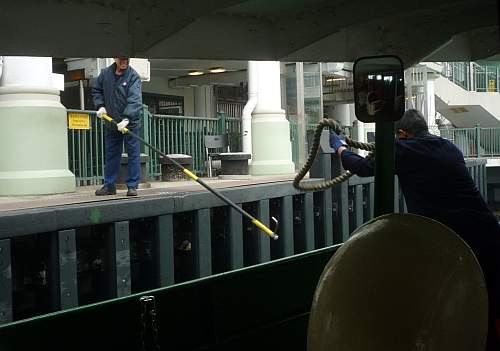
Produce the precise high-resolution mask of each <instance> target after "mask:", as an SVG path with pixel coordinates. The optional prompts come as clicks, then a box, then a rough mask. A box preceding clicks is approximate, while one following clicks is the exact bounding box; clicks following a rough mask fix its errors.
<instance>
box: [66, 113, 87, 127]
mask: <svg viewBox="0 0 500 351" xmlns="http://www.w3.org/2000/svg"><path fill="white" fill-rule="evenodd" d="M68 128H69V129H90V116H89V114H88V113H70V114H68Z"/></svg>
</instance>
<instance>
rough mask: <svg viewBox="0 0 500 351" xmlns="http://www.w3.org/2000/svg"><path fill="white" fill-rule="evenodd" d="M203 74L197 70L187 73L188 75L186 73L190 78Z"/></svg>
mask: <svg viewBox="0 0 500 351" xmlns="http://www.w3.org/2000/svg"><path fill="white" fill-rule="evenodd" d="M203 73H204V72H203V71H198V70H196V71H189V73H188V74H189V75H190V76H201V75H202V74H203Z"/></svg>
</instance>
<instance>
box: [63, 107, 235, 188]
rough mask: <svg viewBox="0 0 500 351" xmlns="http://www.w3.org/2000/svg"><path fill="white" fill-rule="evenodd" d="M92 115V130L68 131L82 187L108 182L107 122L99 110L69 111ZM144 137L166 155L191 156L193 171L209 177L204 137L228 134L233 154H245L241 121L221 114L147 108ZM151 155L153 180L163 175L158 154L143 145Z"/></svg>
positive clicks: (73, 163)
mask: <svg viewBox="0 0 500 351" xmlns="http://www.w3.org/2000/svg"><path fill="white" fill-rule="evenodd" d="M70 113H86V114H88V115H89V116H90V129H87V130H85V129H81V130H74V129H68V151H69V169H70V170H71V171H72V172H73V173H74V174H75V177H76V183H77V185H78V186H83V185H94V184H101V183H102V182H103V180H104V138H103V131H104V122H103V121H102V120H100V119H98V118H97V117H96V114H95V111H82V110H68V114H70ZM142 121H143V128H142V130H141V136H142V137H143V138H144V139H145V140H146V141H147V142H149V143H151V144H152V145H153V146H155V147H157V148H158V149H160V150H161V151H162V152H164V153H166V154H187V155H190V156H192V157H193V170H194V171H195V172H196V173H197V174H199V175H204V174H206V169H205V161H206V156H205V147H204V144H203V136H204V135H216V134H226V133H227V134H228V136H229V146H230V150H231V151H241V132H240V130H241V119H239V118H235V117H227V116H225V115H224V113H219V114H218V117H217V118H206V117H204V118H200V117H187V116H169V115H157V114H150V113H149V111H148V110H147V107H145V108H144V111H143V116H142ZM221 151H222V150H221ZM141 152H143V153H146V154H147V155H149V156H150V158H149V164H148V167H149V168H148V169H149V175H150V178H151V179H152V180H155V179H157V178H158V177H160V176H161V165H160V160H159V158H158V156H157V155H155V154H154V153H151V151H150V150H149V149H148V148H147V147H145V146H144V145H142V146H141Z"/></svg>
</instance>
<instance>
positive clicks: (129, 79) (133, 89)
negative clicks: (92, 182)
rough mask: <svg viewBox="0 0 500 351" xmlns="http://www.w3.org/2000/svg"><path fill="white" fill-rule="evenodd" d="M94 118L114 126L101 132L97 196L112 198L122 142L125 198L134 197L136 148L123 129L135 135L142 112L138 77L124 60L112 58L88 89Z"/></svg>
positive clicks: (138, 168) (138, 170) (138, 173)
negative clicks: (100, 183)
mask: <svg viewBox="0 0 500 351" xmlns="http://www.w3.org/2000/svg"><path fill="white" fill-rule="evenodd" d="M92 98H93V99H94V105H95V106H96V108H97V117H99V118H102V115H103V114H107V115H109V116H110V117H112V118H113V119H114V120H115V121H116V122H117V124H118V125H117V126H115V125H112V124H110V123H106V127H105V131H104V142H105V152H106V154H105V167H104V186H103V187H102V188H101V189H99V190H97V191H96V192H95V194H96V195H97V196H102V195H114V194H116V180H117V178H118V174H119V172H120V161H121V155H122V152H123V147H122V145H123V142H125V147H126V151H127V155H128V167H127V188H128V191H127V196H137V186H138V184H139V179H140V177H141V164H140V144H139V141H138V140H137V139H135V138H133V137H131V136H130V135H129V134H124V128H127V129H129V130H130V131H132V132H133V133H136V134H139V132H140V126H141V123H140V122H141V115H140V113H141V110H142V85H141V79H140V77H139V74H137V72H136V71H135V70H134V69H133V68H132V67H130V66H129V58H128V57H115V63H113V64H112V65H111V66H109V67H107V68H105V69H103V70H102V71H101V74H99V77H98V78H97V81H96V83H95V85H94V87H93V88H92Z"/></svg>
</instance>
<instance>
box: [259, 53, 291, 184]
mask: <svg viewBox="0 0 500 351" xmlns="http://www.w3.org/2000/svg"><path fill="white" fill-rule="evenodd" d="M257 70H258V93H257V99H258V101H257V105H256V107H255V109H254V112H253V113H252V163H251V165H250V173H251V174H252V175H274V174H276V175H278V174H293V173H294V172H295V166H294V164H293V162H292V147H291V143H290V125H289V123H288V120H287V119H286V117H285V111H284V110H283V109H282V108H281V90H280V64H279V62H278V61H262V62H257Z"/></svg>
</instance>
